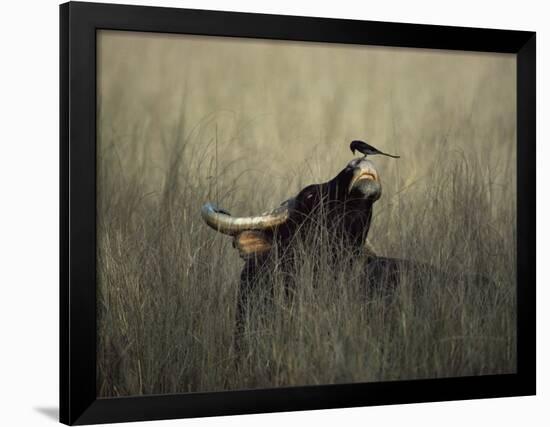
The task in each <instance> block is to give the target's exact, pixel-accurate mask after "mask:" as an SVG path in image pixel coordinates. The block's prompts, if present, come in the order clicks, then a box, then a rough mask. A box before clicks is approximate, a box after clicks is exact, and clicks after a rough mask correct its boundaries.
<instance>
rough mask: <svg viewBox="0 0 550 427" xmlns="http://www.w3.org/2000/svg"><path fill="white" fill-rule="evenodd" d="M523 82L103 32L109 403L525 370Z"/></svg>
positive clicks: (386, 53) (335, 48) (498, 75)
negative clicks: (520, 308)
mask: <svg viewBox="0 0 550 427" xmlns="http://www.w3.org/2000/svg"><path fill="white" fill-rule="evenodd" d="M516 80H517V75H516V55H515V54H505V53H488V52H468V51H448V50H435V49H418V48H396V47H378V46H366V45H349V44H337V43H317V42H297V41H281V40H265V39H264V40H262V39H253V38H250V39H246V38H238V37H232V38H231V37H214V36H193V35H182V34H163V33H146V32H130V31H116V30H99V31H98V32H97V112H96V118H97V124H96V129H97V142H96V143H97V149H96V155H97V186H96V190H97V312H96V315H97V356H96V373H97V374H96V375H97V381H96V386H97V396H98V397H120V396H137V395H154V394H167V393H192V392H214V391H230V390H242V389H260V388H261V389H265V388H276V387H289V386H306V385H324V384H346V383H366V382H385V381H394V380H416V379H433V378H450V377H465V376H480V375H493V374H513V373H515V372H516V365H517V360H516V356H517V342H516V325H517V320H516V286H517V283H516V273H517V271H516V268H517V267H516V265H517V263H516V257H517V254H516V203H517V188H516V176H517V171H516V160H517V157H516V140H517V130H516V124H517V123H516V116H517V111H516Z"/></svg>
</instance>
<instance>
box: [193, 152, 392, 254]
mask: <svg viewBox="0 0 550 427" xmlns="http://www.w3.org/2000/svg"><path fill="white" fill-rule="evenodd" d="M381 194H382V186H381V184H380V178H379V174H378V171H377V169H376V167H375V166H374V164H373V163H372V162H371V161H370V160H367V159H366V158H358V159H354V160H352V161H351V162H349V163H348V164H347V165H346V167H345V168H344V169H343V170H342V171H340V173H338V175H336V176H335V177H334V178H333V179H331V180H330V181H328V182H325V183H323V184H314V185H310V186H308V187H306V188H304V189H302V190H301V191H300V192H299V193H298V194H297V195H296V196H295V197H293V198H291V199H289V200H287V201H285V202H284V203H282V204H281V206H279V207H277V208H276V209H273V210H271V211H269V212H266V213H263V214H260V215H256V216H250V217H234V216H231V215H230V214H229V213H228V212H227V211H225V210H223V209H220V208H218V207H216V206H214V205H213V204H211V203H207V204H205V205H204V206H203V208H202V217H203V219H204V221H205V222H206V223H207V224H208V225H209V226H210V227H212V228H213V229H215V230H217V231H219V232H221V233H224V234H227V235H229V236H233V238H234V246H235V247H236V248H237V249H238V250H239V253H240V255H241V256H242V257H243V258H244V259H250V258H251V257H257V256H264V255H268V254H269V253H270V251H271V250H272V248H273V245H274V244H275V243H277V244H278V245H277V246H278V247H285V246H286V245H288V244H289V243H290V242H291V240H292V238H293V237H294V236H295V235H296V233H297V232H300V233H306V234H307V232H308V230H310V228H311V226H314V225H317V224H320V223H324V224H327V226H328V227H329V228H330V233H331V234H332V235H333V236H334V237H335V238H338V239H339V241H340V242H341V241H342V239H343V241H345V242H346V243H347V244H349V245H350V246H352V247H357V248H364V245H365V242H366V237H367V233H368V230H369V227H370V221H371V217H372V207H373V204H374V202H375V201H376V200H378V199H379V198H380V196H381Z"/></svg>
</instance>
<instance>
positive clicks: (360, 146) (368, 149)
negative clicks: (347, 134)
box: [349, 140, 399, 159]
mask: <svg viewBox="0 0 550 427" xmlns="http://www.w3.org/2000/svg"><path fill="white" fill-rule="evenodd" d="M349 148H350V150H351V152H352V153H353V154H355V150H357V151H359V152H360V153H362V154H364V155H365V157H367V155H369V156H372V155H373V154H382V155H384V156H388V157H393V158H394V159H398V158H399V156H394V155H392V154H388V153H383V152H382V151H380V150H377V149H376V148H374V147H373V146H372V145H369V144H367V143H366V142H363V141H358V140H355V141H351V144H350V145H349Z"/></svg>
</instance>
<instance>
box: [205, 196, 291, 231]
mask: <svg viewBox="0 0 550 427" xmlns="http://www.w3.org/2000/svg"><path fill="white" fill-rule="evenodd" d="M291 200H292V199H291ZM291 200H287V201H286V202H284V203H283V204H282V205H281V206H279V207H278V208H276V209H274V210H272V211H271V212H266V213H263V214H261V215H258V216H249V217H232V216H231V215H230V214H229V212H227V211H224V210H223V209H220V208H218V207H217V206H215V205H213V204H212V203H207V204H205V205H204V206H203V207H202V209H201V215H202V218H203V219H204V221H205V222H206V223H207V224H208V225H209V226H210V227H212V228H213V229H214V230H217V231H219V232H220V233H224V234H228V235H230V236H233V235H235V234H237V233H240V232H242V231H246V230H267V229H272V228H276V227H278V226H280V225H281V224H284V223H285V222H286V221H287V220H288V217H289V215H290V213H289V208H290V204H291Z"/></svg>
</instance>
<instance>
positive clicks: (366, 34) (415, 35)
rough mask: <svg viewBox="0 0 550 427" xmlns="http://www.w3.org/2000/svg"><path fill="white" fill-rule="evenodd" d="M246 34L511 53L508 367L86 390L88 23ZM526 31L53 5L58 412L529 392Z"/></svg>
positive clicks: (163, 414)
mask: <svg viewBox="0 0 550 427" xmlns="http://www.w3.org/2000/svg"><path fill="white" fill-rule="evenodd" d="M100 29H110V30H129V31H144V32H162V33H178V34H180V33H181V34H195V35H215V36H226V37H251V38H260V39H281V40H299V41H314V42H326V43H348V44H368V45H378V46H397V47H414V48H429V49H451V50H467V51H480V52H505V53H514V54H516V55H517V171H518V172H517V173H518V174H517V186H518V191H517V245H518V246H517V322H518V323H517V373H515V374H506V375H488V376H476V377H460V378H446V379H423V380H414V381H393V382H380V383H357V384H339V385H323V386H305V387H288V388H273V389H263V390H238V391H227V392H212V393H188V394H171V395H149V396H136V397H124V398H108V399H107V398H101V399H98V398H97V397H96V343H97V336H96V31H97V30H100ZM535 46H536V34H535V33H534V32H527V31H510V30H495V29H480V28H459V27H447V26H434V25H416V24H401V23H387V22H370V21H356V20H344V19H327V18H311V17H296V16H279V15H264V14H250V13H235V12H219V11H204V10H186V9H174V8H162V7H148V6H147V7H146V6H126V5H114V4H99V3H81V2H69V3H65V4H62V5H61V6H60V421H61V422H62V423H66V424H71V425H73V424H92V423H106V422H123V421H140V420H159V419H169V418H185V417H203V416H215V415H229V414H246V413H259V412H276V411H295V410H308V409H320V408H337V407H351V406H366V405H387V404H399V403H412V402H429V401H443V400H458V399H477V398H490V397H504V396H523V395H532V394H535V392H536V379H535V369H536V368H535V193H536V189H535V184H536V183H535V128H536V123H535V105H536V87H535V84H536V83H535V73H536V71H535V61H536V51H535Z"/></svg>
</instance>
